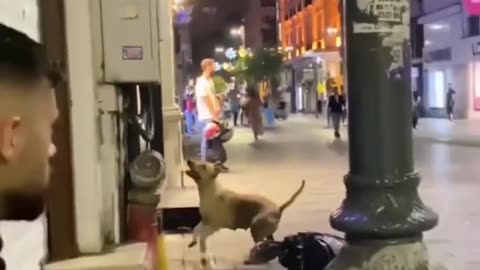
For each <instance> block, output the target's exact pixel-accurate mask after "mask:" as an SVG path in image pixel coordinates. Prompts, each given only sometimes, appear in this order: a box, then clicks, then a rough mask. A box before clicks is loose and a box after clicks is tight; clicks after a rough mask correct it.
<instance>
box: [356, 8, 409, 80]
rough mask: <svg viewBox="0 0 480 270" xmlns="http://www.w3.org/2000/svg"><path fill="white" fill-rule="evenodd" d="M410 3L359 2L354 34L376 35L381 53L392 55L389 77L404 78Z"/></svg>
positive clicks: (388, 70)
mask: <svg viewBox="0 0 480 270" xmlns="http://www.w3.org/2000/svg"><path fill="white" fill-rule="evenodd" d="M409 6H410V3H409V0H356V6H355V10H356V12H354V14H355V15H354V18H353V33H354V34H373V35H374V36H375V37H376V38H378V40H379V41H380V42H379V44H378V45H379V47H378V48H377V49H378V50H379V51H385V52H386V53H388V54H389V55H388V58H390V59H391V64H390V66H389V67H388V69H387V70H386V71H385V72H386V73H387V76H388V78H391V79H402V77H403V71H404V67H406V66H407V64H406V63H405V53H408V46H409V33H410V10H409Z"/></svg>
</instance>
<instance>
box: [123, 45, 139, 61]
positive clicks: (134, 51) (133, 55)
mask: <svg viewBox="0 0 480 270" xmlns="http://www.w3.org/2000/svg"><path fill="white" fill-rule="evenodd" d="M122 59H123V60H143V47H141V46H123V47H122Z"/></svg>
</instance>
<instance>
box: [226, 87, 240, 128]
mask: <svg viewBox="0 0 480 270" xmlns="http://www.w3.org/2000/svg"><path fill="white" fill-rule="evenodd" d="M240 97H241V95H240V91H239V90H238V89H237V88H236V87H235V88H233V89H232V90H230V91H228V93H227V99H228V101H229V102H230V111H231V112H232V114H233V125H234V126H238V115H239V113H240Z"/></svg>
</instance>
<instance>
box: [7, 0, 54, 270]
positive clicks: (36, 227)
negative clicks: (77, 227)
mask: <svg viewBox="0 0 480 270" xmlns="http://www.w3.org/2000/svg"><path fill="white" fill-rule="evenodd" d="M0 22H1V23H3V24H6V25H8V26H10V27H12V28H15V29H17V30H20V31H22V32H24V33H25V34H27V35H28V36H30V37H31V38H32V39H34V40H37V41H40V23H39V7H38V3H37V1H36V0H17V1H0ZM46 226H47V222H46V219H45V217H41V218H39V219H38V220H36V221H34V222H0V235H2V238H3V240H4V242H5V243H4V244H5V246H4V249H3V250H2V253H1V255H2V257H3V258H4V259H5V261H6V263H7V266H8V269H16V270H31V269H40V266H39V263H40V261H42V260H43V259H44V258H45V256H46V254H47V237H46V236H47V229H46Z"/></svg>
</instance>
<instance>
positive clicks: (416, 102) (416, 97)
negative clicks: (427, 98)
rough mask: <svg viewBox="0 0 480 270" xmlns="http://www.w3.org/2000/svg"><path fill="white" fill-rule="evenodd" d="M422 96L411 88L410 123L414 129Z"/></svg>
mask: <svg viewBox="0 0 480 270" xmlns="http://www.w3.org/2000/svg"><path fill="white" fill-rule="evenodd" d="M421 100H422V98H421V97H420V95H419V94H418V91H417V90H413V93H412V125H413V128H414V129H416V128H417V125H418V118H419V114H420V101H421Z"/></svg>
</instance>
